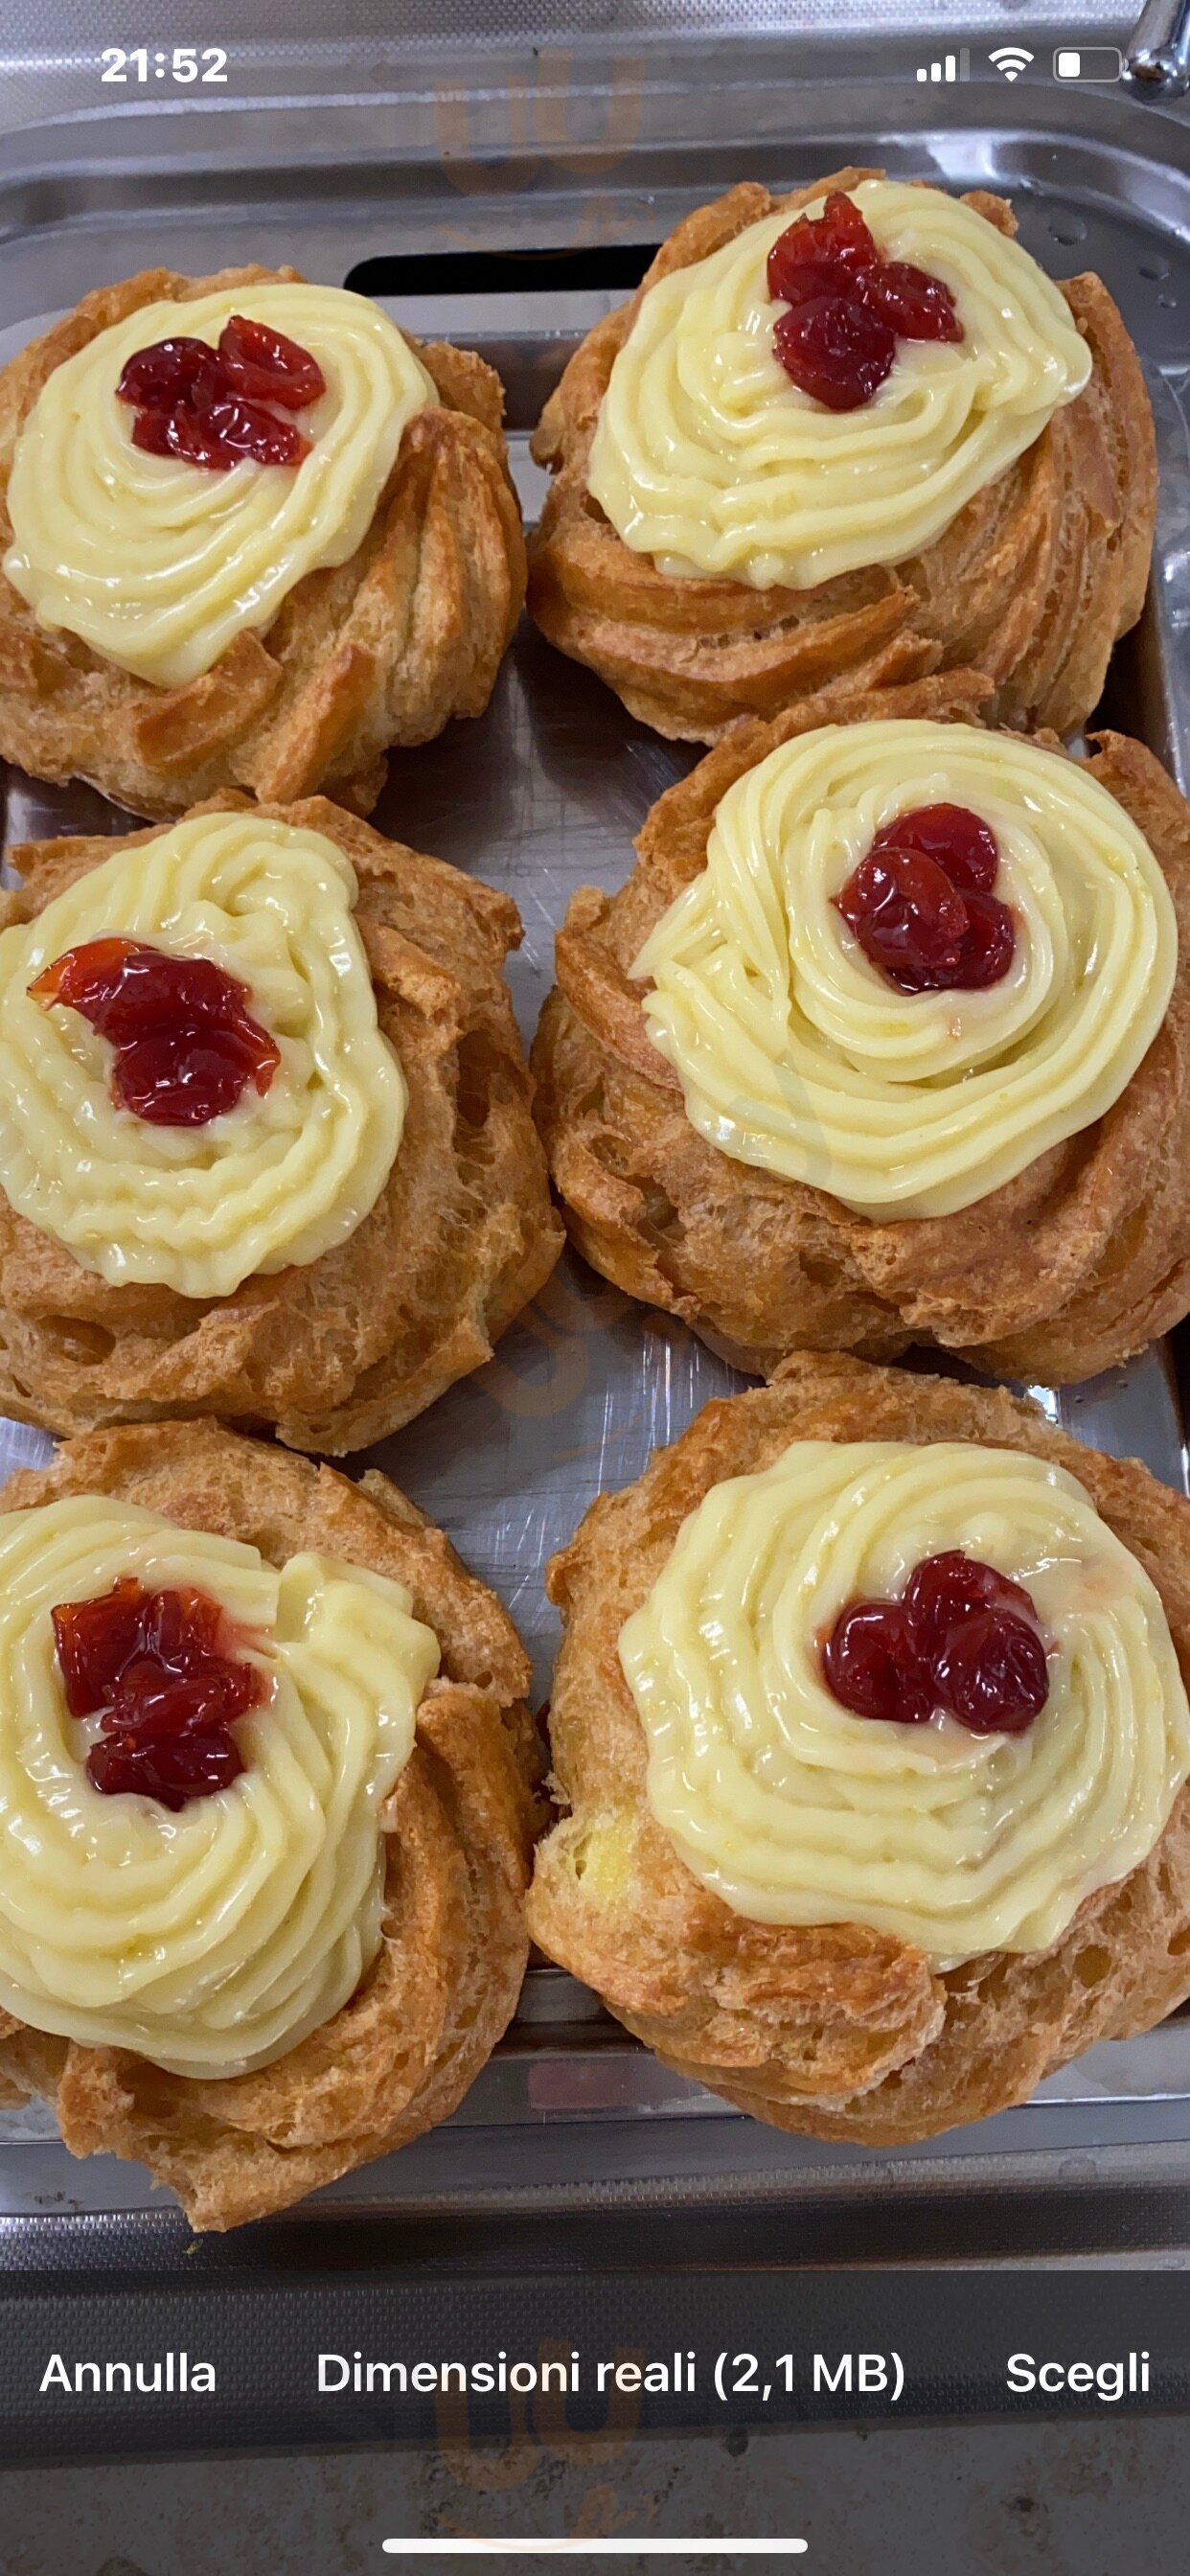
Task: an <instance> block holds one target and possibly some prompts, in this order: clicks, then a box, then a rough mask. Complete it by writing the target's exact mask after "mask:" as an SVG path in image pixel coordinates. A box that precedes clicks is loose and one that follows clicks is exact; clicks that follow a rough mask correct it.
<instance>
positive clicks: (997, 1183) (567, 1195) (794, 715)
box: [532, 674, 1190, 1384]
mask: <svg viewBox="0 0 1190 2576" xmlns="http://www.w3.org/2000/svg"><path fill="white" fill-rule="evenodd" d="M834 703H835V702H834V701H832V699H831V698H830V697H829V696H828V697H827V698H826V699H825V700H823V701H821V702H819V704H818V705H816V706H810V707H808V708H804V709H801V710H796V711H791V712H790V713H789V714H788V715H786V716H783V717H780V718H778V719H777V720H776V721H775V722H773V723H771V724H767V725H766V724H761V723H759V722H755V721H754V722H752V723H750V724H743V725H739V726H737V727H736V728H735V729H734V730H733V732H732V733H731V734H730V735H729V736H728V737H727V738H726V739H725V741H724V742H722V743H721V744H719V745H718V746H717V747H716V748H715V749H714V750H713V751H712V752H710V753H709V754H708V755H707V757H706V758H705V759H704V760H703V761H702V762H701V763H700V764H699V766H698V767H697V768H696V769H695V770H694V771H693V772H692V774H691V775H690V776H689V777H688V778H686V779H684V780H682V781H681V782H680V783H679V784H678V785H677V786H675V787H673V788H671V789H670V790H669V791H668V792H667V794H666V795H664V796H663V797H662V798H661V799H660V801H659V803H658V804H657V805H655V806H654V808H653V811H652V813H651V814H650V816H649V818H648V820H647V822H646V824H645V826H644V829H643V831H642V832H641V834H640V837H639V839H638V841H637V845H636V846H637V850H638V852H639V859H638V864H637V866H636V868H635V870H634V872H633V874H632V876H631V877H630V878H629V880H628V883H627V884H626V885H625V886H624V887H623V889H622V891H621V892H620V893H619V894H617V895H614V896H613V897H611V898H610V900H609V899H608V898H607V897H606V896H604V895H602V894H600V893H597V892H596V891H595V890H594V889H591V888H587V889H582V890H580V892H579V893H578V894H576V895H575V897H574V899H573V901H572V904H571V907H570V911H569V914H568V916H567V920H566V923H565V926H564V928H563V929H562V931H561V932H560V933H559V936H558V941H557V968H556V972H557V977H558V984H557V989H556V990H555V992H554V993H553V994H552V995H551V996H550V998H549V1000H548V1001H547V1004H546V1007H545V1010H544V1012H543V1015H542V1020H541V1025H540V1029H539V1032H538V1036H537V1040H536V1044H535V1047H534V1051H533V1058H532V1061H533V1066H534V1070H535V1074H536V1078H537V1084H538V1094H537V1099H538V1117H539V1123H540V1126H541V1132H542V1135H543V1137H544V1139H545V1143H546V1149H547V1153H548V1155H549V1161H550V1167H551V1171H552V1173H553V1177H554V1180H555V1182H556V1184H557V1187H558V1189H559V1191H560V1193H561V1196H562V1199H563V1202H564V1205H565V1211H566V1217H567V1223H568V1225H569V1227H570V1231H571V1233H572V1235H573V1237H574V1240H575V1242H576V1244H577V1245H578V1248H579V1250H580V1251H581V1252H582V1253H583V1254H584V1255H585V1257H586V1258H587V1260H589V1261H590V1262H592V1263H593V1265H594V1267H595V1268H596V1269H597V1270H600V1271H602V1272H603V1273H604V1275H605V1276H606V1277H608V1278H610V1279H613V1280H615V1281H616V1282H617V1284H618V1285H619V1286H620V1287H621V1288H624V1289H627V1290H629V1291H630V1292H631V1293H632V1294H633V1295H634V1296H637V1297H642V1298H644V1299H646V1300H647V1301H648V1302H649V1303H651V1304H653V1305H656V1306H661V1307H665V1308H668V1309H669V1311H670V1312H671V1313H674V1314H677V1315H680V1316H681V1317H682V1318H683V1319H684V1320H685V1322H687V1323H688V1324H691V1325H693V1327H694V1328H695V1330H696V1331H698V1332H699V1333H701V1334H702V1336H703V1337H704V1339H705V1340H706V1341H708V1342H709V1343H710V1345H711V1347H712V1348H713V1349H715V1350H716V1351H718V1352H719V1353H720V1354H721V1355H722V1356H724V1357H725V1358H727V1359H728V1360H730V1361H732V1362H734V1363H735V1365H737V1366H738V1367H740V1368H742V1369H745V1370H747V1371H749V1372H751V1373H753V1374H756V1375H760V1376H768V1375H770V1374H771V1373H772V1371H773V1370H774V1369H775V1368H776V1366H777V1365H778V1364H779V1362H780V1360H781V1359H782V1358H783V1357H784V1356H785V1355H786V1354H787V1353H788V1352H789V1351H791V1350H793V1349H798V1348H800V1349H812V1350H840V1349H841V1350H852V1351H856V1352H859V1353H862V1354H864V1355H865V1356H867V1357H871V1358H891V1357H895V1356H896V1355H897V1354H899V1353H900V1352H901V1351H903V1350H905V1349H906V1348H907V1347H908V1346H909V1345H910V1344H913V1343H925V1344H929V1343H936V1344H938V1345H940V1346H941V1347H943V1348H945V1349H948V1350H952V1351H956V1352H958V1353H960V1354H961V1355H962V1356H963V1357H964V1358H965V1359H966V1360H968V1361H970V1362H971V1363H972V1365H973V1366H974V1367H976V1368H979V1369H982V1370H985V1371H987V1372H988V1373H990V1374H993V1375H997V1376H1004V1377H1009V1378H1017V1379H1020V1380H1023V1381H1025V1382H1033V1383H1036V1384H1061V1383H1065V1382H1069V1381H1075V1380H1079V1379H1083V1378H1087V1377H1089V1376H1091V1375H1093V1374H1094V1373H1095V1372H1097V1371H1099V1370H1102V1369H1106V1368H1108V1367H1110V1366H1113V1365H1114V1364H1115V1363H1116V1362H1118V1361H1120V1360H1122V1359H1124V1358H1125V1357H1127V1356H1128V1355H1129V1354H1130V1353H1133V1352H1136V1351H1138V1350H1140V1349H1142V1348H1143V1347H1144V1346H1145V1345H1146V1344H1147V1343H1148V1342H1149V1341H1150V1340H1152V1339H1154V1338H1155V1337H1156V1336H1157V1335H1159V1334H1161V1333H1163V1332H1165V1331H1167V1330H1168V1329H1169V1328H1170V1327H1171V1326H1172V1325H1174V1324H1175V1323H1177V1322H1178V1321H1179V1320H1180V1318H1181V1317H1182V1316H1183V1315H1184V1314H1185V1313H1186V1312H1187V1309H1188V1308H1190V1181H1188V1179H1187V1174H1188V1173H1190V814H1188V812H1187V808H1186V805H1185V803H1184V801H1183V799H1182V797H1181V796H1180V795H1179V794H1178V792H1177V790H1176V788H1174V786H1173V785H1172V784H1171V782H1170V780H1169V779H1168V777H1167V776H1166V775H1165V772H1164V771H1163V770H1162V768H1161V767H1160V766H1159V764H1158V762H1157V761H1156V760H1155V759H1154V758H1153V756H1152V754H1151V753H1150V752H1148V751H1146V750H1145V749H1144V748H1143V747H1142V746H1141V745H1140V744H1139V743H1136V742H1132V741H1130V740H1128V739H1127V738H1125V737H1124V736H1122V735H1119V734H1113V733H1105V734H1101V735H1099V736H1097V737H1096V738H1095V742H1094V745H1093V748H1092V749H1091V751H1090V754H1089V756H1088V757H1087V758H1086V759H1080V760H1075V759H1073V758H1071V757H1070V756H1068V755H1067V754H1066V753H1065V752H1063V750H1062V748H1061V746H1060V745H1059V744H1058V743H1056V742H1055V741H1054V740H1053V738H1052V737H1048V738H1046V739H1044V740H1042V741H1037V740H1028V739H1026V738H1024V737H1022V736H1020V735H1017V734H1010V733H1006V732H985V731H982V730H980V729H977V728H976V726H975V725H973V724H972V723H971V722H970V721H968V719H969V718H970V716H971V715H973V714H974V713H976V712H977V711H978V709H979V706H980V703H981V684H980V683H979V682H978V681H974V680H972V679H971V677H970V675H967V677H966V678H964V676H963V675H961V674H954V675H950V676H939V677H938V678H937V679H934V680H931V681H926V682H918V683H917V684H916V686H915V688H914V689H912V690H909V691H903V692H888V693H886V694H884V695H882V696H881V695H876V696H872V697H868V698H861V699H859V700H857V701H852V702H851V704H850V706H849V708H848V710H847V712H848V714H849V716H850V718H851V721H849V722H847V723H838V724H834V723H832V722H831V721H830V716H831V711H832V706H833V704H834ZM898 710H900V711H903V712H894V711H898ZM940 718H942V719H946V721H939V719H940ZM939 817H941V829H942V832H943V837H944V838H945V833H946V831H947V830H948V829H949V830H950V831H951V833H952V844H953V845H952V846H951V847H950V848H949V850H947V849H944V848H941V845H940V844H939V843H938V830H939V828H940V827H939V823H938V818H939ZM948 817H950V822H949V824H948V821H947V818H948ZM956 817H957V821H956V819H955V818H956ZM964 817H965V820H964ZM931 818H933V819H931ZM931 830H933V832H934V842H935V851H934V856H933V857H930V856H929V843H930V832H931ZM955 831H957V832H958V835H959V838H958V841H953V834H954V832H955ZM964 833H966V834H967V836H968V840H969V841H971V843H972V846H971V848H970V849H968V850H967V851H966V853H965V852H964V849H963V847H962V846H961V843H962V837H963V834H964ZM923 836H924V837H923ZM972 836H974V837H973V839H972ZM906 842H908V843H909V844H911V845H912V846H911V847H909V848H907V849H906V848H905V847H903V846H899V845H902V844H904V843H906ZM940 849H941V855H940V856H939V850H940ZM947 869H949V871H950V879H948V878H947V877H946V875H945V873H944V872H945V870H947ZM972 869H974V874H972V873H971V871H972ZM964 870H966V871H967V879H968V881H966V882H965V883H964V884H962V885H960V883H959V879H960V878H961V877H963V873H964ZM940 871H942V872H941V873H940ZM952 880H953V881H952ZM956 904H957V909H956ZM882 907H883V909H882ZM948 923H950V924H951V925H952V929H948V928H947V924H948ZM956 923H957V924H958V928H957V930H956V929H953V925H954V924H956ZM964 925H965V926H964ZM952 934H953V935H952ZM948 939H949V940H950V941H951V946H950V947H949V948H948V947H947V941H948ZM898 941H900V942H902V943H905V942H907V943H908V946H907V947H905V948H903V949H898V945H897V943H898ZM923 941H924V943H925V945H924V946H923V945H922V944H921V943H922V942H923ZM915 942H916V943H917V944H916V947H915V945H914V943H915ZM931 942H932V943H933V945H932V947H931ZM981 943H982V944H981ZM927 952H928V953H927Z"/></svg>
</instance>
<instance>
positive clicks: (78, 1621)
mask: <svg viewBox="0 0 1190 2576" xmlns="http://www.w3.org/2000/svg"><path fill="white" fill-rule="evenodd" d="M52 1616H53V1624H54V1644H55V1647H56V1650H57V1657H58V1664H59V1669H60V1671H61V1674H62V1680H63V1684H64V1687H65V1694H66V1705H67V1707H68V1709H69V1710H70V1713H71V1715H72V1717H92V1716H94V1715H96V1714H97V1713H100V1733H99V1736H98V1739H97V1741H96V1742H95V1743H94V1744H93V1745H92V1746H91V1749H90V1752H89V1753H88V1755H87V1763H86V1770H87V1777H88V1779H89V1780H90V1782H91V1785H92V1788H95V1789H98V1790H100V1791H101V1793H102V1794H103V1795H104V1796H105V1797H114V1796H117V1795H119V1794H120V1793H122V1792H126V1793H128V1794H138V1795H140V1796H141V1797H146V1798H155V1799H156V1800H157V1802H158V1804H159V1805H161V1806H165V1807H169V1808H171V1809H173V1810H174V1811H175V1812H176V1811H177V1810H178V1809H179V1808H181V1807H184V1806H185V1805H186V1804H187V1803H188V1801H189V1800H190V1799H192V1798H207V1797H210V1796H212V1794H213V1793H214V1791H215V1790H217V1789H226V1788H229V1787H230V1785H231V1782H232V1781H233V1780H237V1779H238V1778H239V1776H240V1773H241V1771H242V1770H243V1769H244V1757H243V1754H242V1753H241V1751H240V1748H239V1745H238V1744H237V1743H236V1741H235V1738H234V1736H233V1735H232V1734H231V1732H230V1730H231V1728H232V1726H233V1725H234V1724H235V1721H236V1719H237V1718H240V1717H244V1716H246V1715H247V1713H248V1710H249V1709H252V1708H256V1707H257V1706H258V1705H259V1704H260V1702H261V1700H262V1699H263V1698H264V1696H265V1690H266V1687H267V1686H266V1683H265V1679H264V1675H263V1674H262V1672H261V1670H260V1668H259V1666H258V1665H256V1664H254V1663H251V1662H250V1661H249V1660H248V1659H247V1658H246V1657H245V1656H243V1655H240V1654H238V1653H236V1652H235V1651H234V1650H235V1647H236V1645H237V1643H238V1639H237V1635H236V1632H235V1630H234V1629H233V1627H232V1625H231V1623H230V1622H229V1621H228V1620H227V1618H226V1616H225V1614H224V1612H223V1610H222V1609H221V1608H220V1606H219V1604H218V1602H215V1601H212V1600H210V1599H209V1598H208V1596H207V1595H206V1594H205V1593H203V1592H199V1591H197V1590H195V1589H194V1588H193V1587H192V1586H189V1585H186V1586H182V1587H180V1588H179V1589H177V1590H174V1591H162V1592H146V1591H145V1589H144V1587H143V1585H141V1584H140V1583H139V1582H138V1581H137V1580H136V1578H135V1576H133V1575H124V1576H122V1577H121V1578H120V1580H119V1581H118V1582H116V1583H115V1584H113V1586H112V1589H111V1591H110V1592H108V1593H106V1594H104V1595H103V1596H102V1597H101V1598H100V1599H99V1600H94V1601H67V1602H62V1603H60V1604H59V1605H58V1607H57V1608H56V1609H55V1610H54V1611H53V1613H52Z"/></svg>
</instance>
